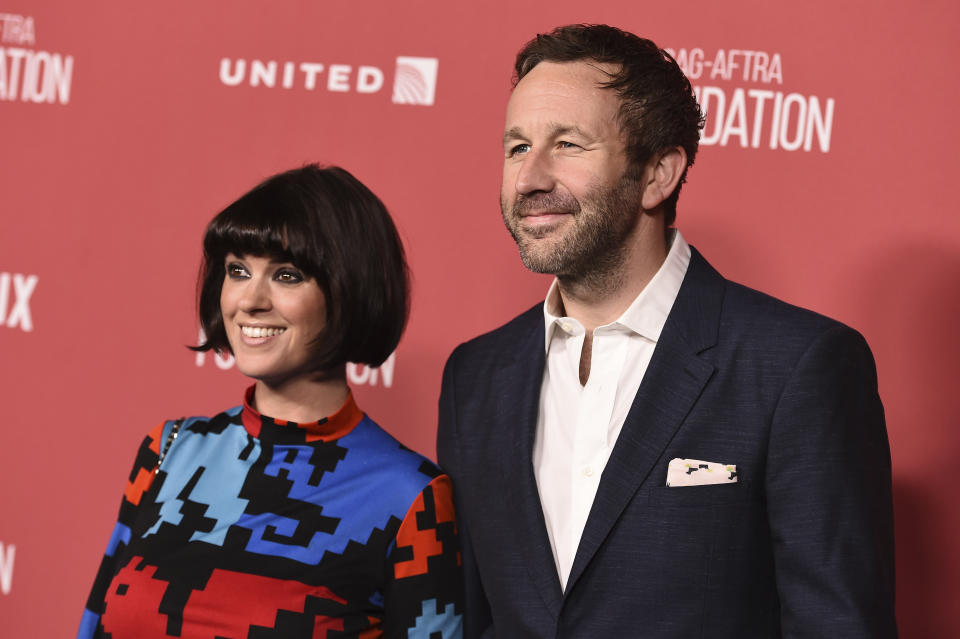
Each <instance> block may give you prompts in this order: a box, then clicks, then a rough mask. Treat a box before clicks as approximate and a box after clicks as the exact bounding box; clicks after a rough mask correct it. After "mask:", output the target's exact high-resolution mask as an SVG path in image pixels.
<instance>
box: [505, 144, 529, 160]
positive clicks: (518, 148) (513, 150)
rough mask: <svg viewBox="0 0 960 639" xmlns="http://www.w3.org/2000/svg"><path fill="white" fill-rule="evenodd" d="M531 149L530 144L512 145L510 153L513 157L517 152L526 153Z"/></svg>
mask: <svg viewBox="0 0 960 639" xmlns="http://www.w3.org/2000/svg"><path fill="white" fill-rule="evenodd" d="M529 150H530V145H529V144H517V145H514V146H512V147H510V151H509V155H510V157H513V156H514V155H516V154H517V153H526V152H527V151H529Z"/></svg>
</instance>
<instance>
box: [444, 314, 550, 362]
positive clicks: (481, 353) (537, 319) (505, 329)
mask: <svg viewBox="0 0 960 639" xmlns="http://www.w3.org/2000/svg"><path fill="white" fill-rule="evenodd" d="M537 335H540V336H541V338H542V335H543V302H540V303H538V304H536V305H534V306H532V307H531V308H529V309H528V310H526V311H524V312H523V313H521V314H519V315H517V316H516V317H514V318H513V319H512V320H510V321H509V322H507V323H506V324H503V325H502V326H499V327H497V328H495V329H493V330H491V331H488V332H486V333H483V334H482V335H478V336H477V337H474V338H472V339H470V340H467V341H466V342H463V343H462V344H460V345H459V346H457V347H456V348H455V349H454V350H453V353H452V354H451V355H450V360H453V359H457V360H458V361H470V362H476V363H481V362H484V361H490V362H493V361H500V360H502V358H503V357H504V356H505V355H509V354H512V353H515V352H516V351H517V347H518V345H519V344H522V343H527V342H528V340H531V339H536V338H537Z"/></svg>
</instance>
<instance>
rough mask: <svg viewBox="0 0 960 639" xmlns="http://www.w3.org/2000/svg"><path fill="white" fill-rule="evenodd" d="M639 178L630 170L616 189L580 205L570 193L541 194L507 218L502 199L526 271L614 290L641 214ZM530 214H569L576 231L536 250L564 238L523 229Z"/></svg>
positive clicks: (594, 192)
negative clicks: (543, 242) (548, 240)
mask: <svg viewBox="0 0 960 639" xmlns="http://www.w3.org/2000/svg"><path fill="white" fill-rule="evenodd" d="M637 177H638V176H635V175H634V174H633V172H632V171H630V170H628V171H627V172H626V173H625V174H624V175H623V177H621V178H620V180H619V181H618V182H617V183H616V184H615V185H614V186H612V187H602V186H594V187H593V188H591V189H590V191H589V192H588V193H587V194H586V195H585V196H584V197H583V198H582V199H583V201H582V203H581V202H578V201H577V200H576V198H574V197H573V196H572V195H570V194H569V193H556V192H550V193H545V192H537V193H534V194H531V195H529V196H521V197H519V198H518V199H517V201H516V202H515V203H514V205H513V207H512V209H511V211H510V212H509V214H508V213H507V211H506V210H504V203H503V200H502V199H501V201H500V213H501V215H502V216H503V221H504V224H506V226H507V230H509V231H510V234H511V235H512V236H513V239H514V241H515V242H516V243H517V247H518V248H519V249H520V259H521V260H522V261H523V264H524V266H526V267H527V268H528V269H530V270H531V271H533V272H535V273H550V274H552V275H556V276H557V278H558V279H560V280H561V281H568V282H570V283H573V282H576V283H578V284H584V285H590V286H591V287H592V288H593V287H596V286H603V287H607V286H616V282H617V281H618V280H619V279H620V274H621V271H622V268H621V267H622V266H623V264H624V262H625V260H626V255H627V249H628V238H629V237H630V235H631V233H632V232H633V229H634V227H635V225H636V223H637V221H638V216H639V215H641V214H642V212H643V209H642V208H641V206H640V197H641V193H640V182H639V180H638V179H637ZM529 210H537V211H555V212H559V213H568V214H570V215H572V216H573V227H572V228H569V229H566V230H565V231H564V232H563V233H564V234H563V235H560V236H559V237H557V238H556V239H555V240H554V241H553V242H552V243H551V244H550V245H549V246H538V243H541V239H540V238H542V237H545V236H547V235H549V234H550V233H560V232H559V231H557V230H544V231H541V232H538V231H536V230H530V229H521V224H522V222H523V215H522V214H523V213H524V212H526V211H529Z"/></svg>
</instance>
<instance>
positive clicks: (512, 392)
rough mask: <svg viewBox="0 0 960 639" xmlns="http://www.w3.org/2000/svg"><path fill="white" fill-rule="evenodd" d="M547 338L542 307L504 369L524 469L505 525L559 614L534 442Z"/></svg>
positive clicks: (500, 387)
mask: <svg viewBox="0 0 960 639" xmlns="http://www.w3.org/2000/svg"><path fill="white" fill-rule="evenodd" d="M538 308H541V307H538ZM543 340H544V328H543V313H542V311H541V312H540V313H539V314H537V316H536V323H535V324H534V325H532V326H531V328H530V330H529V332H528V333H527V335H526V336H525V337H524V338H523V341H522V342H521V343H519V344H518V345H517V346H518V348H517V349H516V351H515V353H514V357H513V358H512V361H510V362H509V363H507V364H506V365H505V366H504V367H503V368H502V369H501V372H500V375H499V377H498V379H497V381H496V387H497V391H496V392H497V393H498V394H497V395H495V397H502V398H510V404H511V405H512V406H514V407H516V409H517V410H516V414H515V421H513V422H512V423H509V425H508V428H509V429H510V432H508V433H507V438H508V441H506V442H505V443H504V445H503V446H502V449H501V452H502V453H503V454H504V457H505V460H504V461H505V462H506V468H508V469H517V470H518V471H519V477H518V481H517V484H516V485H515V490H513V491H509V493H508V495H509V496H508V498H507V500H508V504H509V505H510V508H509V512H510V513H511V514H514V516H513V517H510V518H508V519H507V521H506V522H505V523H506V525H509V526H512V527H513V528H514V531H513V532H514V534H513V538H514V539H516V540H517V543H518V545H519V547H520V549H521V552H522V556H523V557H524V558H525V563H526V565H527V567H528V568H529V570H530V577H531V578H532V580H533V582H534V585H535V586H536V589H537V591H538V592H539V593H540V595H541V597H542V598H543V602H544V604H545V605H546V607H547V609H548V610H549V611H550V613H551V614H552V615H554V616H555V617H556V616H558V615H559V614H560V603H561V598H562V596H563V593H562V591H561V588H560V578H559V577H558V576H557V567H556V564H555V563H554V560H553V551H552V550H551V549H550V539H549V537H548V536H547V526H546V522H545V521H544V518H543V509H542V508H541V506H540V493H539V492H538V490H537V482H536V478H535V477H534V473H533V441H534V437H535V435H536V428H537V413H538V410H539V405H540V388H541V385H542V382H543V367H544V362H545V354H544V347H543ZM501 423H505V422H501Z"/></svg>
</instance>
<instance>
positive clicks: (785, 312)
mask: <svg viewBox="0 0 960 639" xmlns="http://www.w3.org/2000/svg"><path fill="white" fill-rule="evenodd" d="M719 330H720V337H721V340H722V341H726V342H727V344H741V345H747V344H753V345H756V346H763V347H765V348H769V349H770V351H769V352H773V351H778V352H781V353H794V354H795V355H798V354H799V353H801V352H803V351H806V350H807V349H808V348H809V347H810V345H811V344H813V343H815V342H818V341H819V340H821V339H839V340H840V341H842V342H858V343H861V344H862V345H863V346H866V342H865V340H864V338H863V336H862V335H861V334H860V333H859V332H858V331H856V330H855V329H853V328H851V327H850V326H848V325H846V324H844V323H843V322H841V321H839V320H837V319H834V318H832V317H828V316H827V315H824V314H822V313H819V312H817V311H814V310H811V309H809V308H804V307H802V306H798V305H796V304H792V303H790V302H786V301H784V300H782V299H780V298H778V297H774V296H773V295H770V294H768V293H764V292H762V291H758V290H756V289H753V288H750V287H749V286H745V285H743V284H740V283H737V282H733V281H731V280H724V294H723V302H722V310H721V312H720V325H719ZM867 348H869V347H867Z"/></svg>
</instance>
